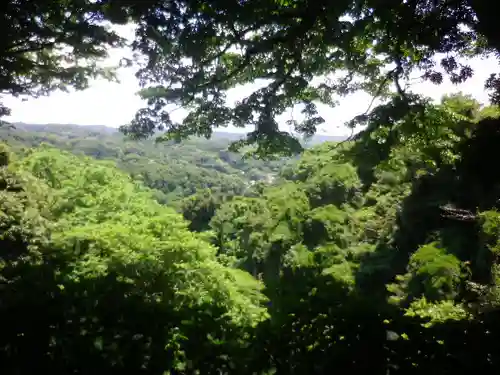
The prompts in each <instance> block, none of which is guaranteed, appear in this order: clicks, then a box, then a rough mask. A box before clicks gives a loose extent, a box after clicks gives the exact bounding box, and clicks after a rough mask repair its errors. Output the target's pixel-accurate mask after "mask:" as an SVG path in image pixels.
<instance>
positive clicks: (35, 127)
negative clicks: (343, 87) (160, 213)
mask: <svg viewBox="0 0 500 375" xmlns="http://www.w3.org/2000/svg"><path fill="white" fill-rule="evenodd" d="M12 125H14V126H15V127H16V128H17V129H18V130H22V131H45V132H49V133H52V132H54V131H56V132H58V133H61V132H62V133H64V132H68V131H74V129H75V128H84V129H87V130H90V131H93V132H99V133H105V134H119V131H118V129H117V128H112V127H109V126H106V125H74V124H26V123H22V122H16V123H12ZM245 135H246V134H245V133H235V132H227V131H214V133H213V135H212V138H211V140H217V141H218V140H225V141H229V142H233V141H237V140H240V139H242V138H244V137H245ZM345 138H346V137H342V136H330V135H323V134H315V135H314V136H313V137H312V138H311V139H309V140H307V141H304V142H303V144H304V145H306V146H314V145H317V144H320V143H323V142H339V141H342V140H344V139H345ZM200 139H203V140H204V139H205V138H200Z"/></svg>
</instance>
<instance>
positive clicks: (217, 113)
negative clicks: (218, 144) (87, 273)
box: [122, 0, 500, 154]
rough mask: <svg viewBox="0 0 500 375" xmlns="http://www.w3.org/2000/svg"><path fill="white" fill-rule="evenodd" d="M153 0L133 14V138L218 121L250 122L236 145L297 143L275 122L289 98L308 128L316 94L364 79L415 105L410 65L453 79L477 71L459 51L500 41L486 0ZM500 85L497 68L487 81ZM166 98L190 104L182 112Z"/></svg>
mask: <svg viewBox="0 0 500 375" xmlns="http://www.w3.org/2000/svg"><path fill="white" fill-rule="evenodd" d="M153 3H154V2H152V3H150V7H149V8H147V7H146V6H145V7H141V8H140V9H138V10H136V11H135V13H134V12H132V13H131V14H132V17H135V19H136V20H138V29H137V32H138V35H139V38H138V39H137V40H136V41H135V43H134V47H135V49H136V50H139V51H141V52H143V53H144V54H145V55H146V56H147V57H148V61H147V64H145V65H144V66H143V67H142V69H141V70H140V71H139V72H138V78H139V80H140V82H141V84H142V85H143V86H144V87H145V88H144V90H143V91H142V96H143V97H144V98H146V99H147V100H148V107H147V108H144V109H142V110H140V111H139V112H138V113H137V115H136V117H135V119H134V120H133V121H132V123H131V124H130V125H129V126H126V127H123V129H122V130H123V131H124V132H125V133H126V134H129V135H133V136H135V137H143V136H150V135H153V134H154V133H155V131H157V130H165V129H166V130H167V132H166V134H164V135H163V136H162V137H163V138H164V139H182V138H185V137H188V136H189V135H192V134H197V135H203V136H207V137H208V136H210V134H211V133H212V131H213V129H214V128H217V127H223V126H227V125H229V124H233V125H236V126H240V127H243V126H247V125H253V126H255V131H254V132H251V133H249V135H248V139H247V140H246V142H245V141H243V142H238V143H236V144H235V145H234V147H235V148H238V147H241V146H243V145H244V144H246V143H254V142H256V143H257V144H258V146H259V148H258V150H257V152H258V153H261V154H262V153H264V154H265V153H269V152H276V151H288V152H290V151H292V152H293V151H297V150H300V149H301V147H300V144H299V142H298V140H297V139H296V138H295V137H293V136H292V137H291V136H290V134H288V133H286V132H281V131H279V129H278V125H277V122H276V117H277V116H278V115H280V114H282V113H284V112H285V110H286V109H287V108H289V107H293V106H297V105H300V106H301V108H302V114H303V115H304V120H303V121H294V120H292V121H291V122H290V125H292V126H293V127H294V131H295V132H297V133H299V134H303V135H306V136H307V135H311V134H313V133H314V132H315V131H316V128H317V126H318V125H319V124H321V123H322V122H324V119H323V118H321V116H320V115H319V114H318V110H317V103H324V104H327V105H334V104H335V100H336V98H337V97H338V96H342V95H345V94H347V93H351V92H354V91H357V90H365V91H367V92H369V93H371V94H372V95H374V96H382V97H386V98H387V97H394V96H396V97H397V100H398V101H399V102H398V105H399V107H402V108H403V109H405V108H406V110H408V105H409V104H411V103H412V102H413V101H414V100H416V99H417V97H416V96H414V95H411V92H409V91H408V90H406V89H405V87H404V86H403V81H404V80H405V79H408V78H409V76H410V74H411V73H414V72H416V71H421V73H422V77H423V78H424V79H428V80H431V81H432V82H435V83H440V82H442V81H443V79H444V74H443V72H440V71H439V65H440V66H441V68H442V69H443V70H444V73H445V74H447V75H448V76H449V78H450V79H451V81H452V82H455V83H458V82H462V81H464V80H466V79H467V78H469V77H471V76H472V74H473V72H472V69H471V68H470V67H469V66H468V65H466V64H463V63H461V62H460V61H459V58H460V57H470V56H477V55H481V54H485V53H487V52H489V51H497V52H498V51H500V43H499V40H498V39H499V38H498V37H497V33H496V31H495V30H496V29H495V27H493V28H492V26H493V25H494V23H495V21H493V19H492V18H491V16H490V14H491V13H494V12H491V9H490V8H489V6H488V5H487V4H486V2H485V1H481V0H459V1H446V0H443V1H438V2H428V1H425V0H411V1H405V2H401V1H399V0H389V1H387V0H384V1H381V0H350V1H347V0H346V1H341V2H338V1H335V2H333V1H328V0H320V1H314V2H311V1H307V0H288V1H277V0H263V1H252V2H239V1H238V2H236V1H234V2H227V1H211V2H210V4H209V3H208V2H204V1H197V2H191V1H175V2H163V1H158V2H156V3H154V4H153ZM436 57H438V58H439V59H440V63H438V61H436ZM315 77H323V79H322V80H319V81H318V80H315V79H314V78H315ZM256 81H259V82H260V81H262V83H263V87H262V88H260V89H257V90H255V91H254V92H252V93H251V94H249V95H247V96H246V97H245V98H244V99H242V100H241V101H239V102H238V103H236V105H235V106H234V107H229V106H227V105H226V97H227V92H228V90H229V89H231V88H233V87H236V86H238V85H244V84H247V83H251V82H256ZM496 85H497V83H496V80H495V77H492V78H491V79H490V80H489V81H488V86H489V87H490V88H493V89H494V88H495V87H496ZM391 87H392V88H393V90H392V91H391ZM391 92H394V94H393V95H389V94H390V93H391ZM493 97H494V95H493ZM169 104H175V105H177V106H182V107H184V108H186V109H188V111H189V114H188V116H187V117H186V118H185V119H184V120H183V121H182V123H176V122H174V121H173V120H172V118H171V117H170V113H169V107H168V105H169ZM351 125H353V126H354V125H355V122H353V123H352V124H351Z"/></svg>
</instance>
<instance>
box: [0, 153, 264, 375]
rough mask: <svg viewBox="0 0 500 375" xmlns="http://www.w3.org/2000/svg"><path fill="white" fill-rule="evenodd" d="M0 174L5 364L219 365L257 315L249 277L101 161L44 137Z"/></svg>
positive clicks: (77, 367) (77, 368)
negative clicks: (54, 144)
mask: <svg viewBox="0 0 500 375" xmlns="http://www.w3.org/2000/svg"><path fill="white" fill-rule="evenodd" d="M2 155H4V156H5V158H7V156H6V155H7V153H6V151H5V150H2ZM1 173H2V177H1V180H0V182H1V184H0V187H1V189H2V190H1V195H2V199H1V205H2V209H1V216H0V219H1V221H0V227H1V240H2V242H1V243H2V254H1V270H0V273H1V278H2V304H1V307H0V316H1V321H2V337H1V341H0V348H1V349H0V357H1V366H2V372H5V373H18V374H21V373H29V372H31V370H32V369H33V368H37V369H39V370H43V371H46V372H47V373H58V374H62V373H94V372H96V371H97V372H99V373H123V372H124V371H130V372H133V373H158V374H161V373H163V372H164V371H174V372H175V371H181V370H182V371H187V372H191V373H192V372H194V371H196V370H198V371H199V370H203V373H214V374H215V373H219V372H218V371H220V370H221V369H224V368H226V369H227V368H228V366H230V365H231V361H233V360H234V358H233V355H238V351H242V350H244V349H245V341H244V339H245V338H247V337H248V334H249V329H250V328H252V327H253V326H255V325H256V324H257V323H258V322H259V321H261V320H262V319H263V318H265V314H266V312H265V310H264V309H263V308H262V307H260V301H262V300H263V297H261V296H260V295H259V285H258V282H257V281H255V280H253V279H252V278H251V277H250V275H248V274H245V273H244V272H241V271H238V270H236V269H231V268H227V267H224V266H222V265H221V264H220V263H219V262H218V261H217V260H216V258H215V253H216V249H215V248H214V247H212V246H210V245H209V244H208V243H206V242H204V241H203V240H202V239H200V238H198V237H197V236H196V235H193V234H192V233H190V232H189V231H188V229H187V225H186V223H185V222H184V220H183V219H182V218H181V217H180V216H179V215H178V214H177V213H175V212H174V211H173V210H172V209H170V208H167V207H165V206H161V205H160V204H158V203H156V202H155V201H154V199H153V197H152V194H151V191H150V190H147V189H146V188H143V187H141V186H140V185H138V184H137V183H135V182H133V181H132V180H131V179H130V178H129V177H127V176H126V175H125V174H123V173H122V172H119V171H118V170H117V169H116V168H115V167H113V166H110V165H109V163H102V162H101V163H98V162H95V161H92V160H91V159H88V158H78V157H76V156H73V155H71V154H68V153H65V152H61V151H58V150H55V149H50V148H45V147H43V148H41V149H38V150H33V151H32V152H30V153H29V155H27V156H26V157H25V158H23V159H21V160H19V161H17V162H13V163H8V164H6V163H5V162H4V163H3V165H2V169H1ZM27 359H29V360H27Z"/></svg>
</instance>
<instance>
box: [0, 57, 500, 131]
mask: <svg viewBox="0 0 500 375" xmlns="http://www.w3.org/2000/svg"><path fill="white" fill-rule="evenodd" d="M124 53H126V52H124V51H113V52H112V53H111V56H110V58H109V59H108V61H107V63H109V64H111V65H113V64H116V63H117V61H118V60H119V59H120V57H121V56H123V54H124ZM469 63H470V65H471V66H472V68H473V69H474V72H475V74H474V77H473V78H472V79H470V80H469V81H467V82H466V83H465V84H462V85H459V86H456V85H452V84H451V83H449V82H444V83H443V84H441V85H439V86H436V85H433V84H430V83H423V84H422V83H420V84H416V85H414V86H413V87H414V89H415V91H417V92H420V93H423V94H425V95H427V96H430V97H432V98H434V99H436V100H438V99H439V98H440V97H441V96H442V95H443V94H445V93H451V92H457V91H463V92H466V93H469V94H472V95H473V96H474V97H475V98H477V99H478V100H479V101H481V102H482V103H487V100H488V98H487V95H486V93H485V92H484V82H485V79H486V78H487V77H488V76H489V74H490V73H491V72H494V71H500V69H498V63H497V61H495V60H493V59H486V60H481V59H474V60H472V61H471V62H469ZM119 79H120V81H121V83H110V82H107V81H103V80H97V81H93V82H92V84H91V87H90V88H89V89H87V90H85V91H82V92H73V93H69V94H67V93H61V92H56V93H53V94H52V95H51V96H49V97H43V98H39V99H29V100H28V101H24V102H23V101H21V100H19V99H15V98H9V97H4V98H3V102H4V104H5V105H7V106H8V107H10V108H11V109H12V116H10V117H9V118H6V120H7V121H14V122H16V121H20V122H27V123H35V124H38V123H39V124H45V123H64V124H80V125H107V126H112V127H117V126H120V125H123V124H126V123H127V122H129V121H130V120H131V119H132V118H133V116H134V114H135V112H136V110H137V109H139V108H141V107H142V105H143V102H142V101H141V99H140V98H139V97H138V96H137V95H136V92H137V91H138V85H137V82H136V78H135V77H134V74H133V71H132V70H130V69H121V70H120V72H119ZM232 91H233V92H232V93H231V95H229V100H231V101H233V100H235V99H236V98H237V97H238V98H239V97H242V96H243V95H245V94H248V92H249V90H248V87H246V88H237V89H233V90H232ZM369 102H370V97H369V96H367V95H366V94H361V93H359V94H355V95H352V96H350V97H347V98H344V99H342V100H341V102H340V105H338V106H337V107H335V108H327V107H321V108H320V109H321V111H320V113H321V115H322V116H323V117H324V118H325V120H326V123H325V124H324V125H322V126H321V127H320V130H319V133H323V134H330V135H344V134H348V133H349V131H348V130H347V129H345V128H344V127H343V124H344V122H345V121H348V120H349V119H350V118H352V117H353V116H355V115H357V114H360V113H363V112H365V110H366V109H367V107H368V105H369ZM184 115H185V112H184V113H183V111H182V110H179V111H176V113H175V118H177V119H179V118H182V117H183V116H184ZM282 128H283V130H285V129H287V128H286V125H283V126H282ZM231 130H232V129H231Z"/></svg>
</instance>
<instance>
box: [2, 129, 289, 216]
mask: <svg viewBox="0 0 500 375" xmlns="http://www.w3.org/2000/svg"><path fill="white" fill-rule="evenodd" d="M15 126H16V128H15V129H7V128H3V129H2V128H0V139H3V140H5V141H6V142H8V143H9V144H10V145H12V147H13V148H15V149H16V150H20V149H21V148H22V147H27V148H29V147H37V146H38V145H40V144H41V143H47V144H50V145H52V146H54V147H57V148H60V149H63V150H66V151H70V152H72V153H74V154H84V155H87V156H92V157H94V158H96V159H104V160H113V161H115V162H116V164H117V166H118V167H119V168H120V169H122V170H123V171H125V172H127V173H129V174H131V175H132V176H133V177H134V178H136V179H138V180H140V181H141V182H142V183H143V184H144V185H146V186H148V187H150V188H151V189H154V194H155V198H156V199H157V200H158V201H159V202H160V203H167V204H169V205H175V206H176V207H177V208H180V207H179V206H180V205H181V202H180V201H181V200H182V199H183V198H185V197H187V196H191V195H193V194H195V193H197V192H198V191H199V190H201V189H210V190H211V191H212V193H213V195H224V196H231V195H241V194H244V193H245V192H246V191H247V189H248V188H249V186H250V185H251V184H253V183H255V182H256V181H268V180H271V179H272V178H273V177H274V176H276V175H277V173H278V170H279V168H280V166H281V165H283V164H284V161H280V160H277V161H262V160H256V159H245V160H243V158H242V156H241V155H238V154H235V153H231V152H228V151H227V148H228V146H229V144H230V142H231V140H232V139H238V135H237V134H231V133H222V134H216V135H214V137H213V138H212V139H210V140H206V139H199V138H195V139H192V140H189V141H185V142H183V143H181V144H173V143H166V144H165V143H163V144H155V143H154V142H153V141H151V140H150V141H147V140H146V141H141V142H132V141H130V140H127V139H124V137H123V135H122V134H120V133H118V132H117V131H116V129H113V128H106V127H98V126H96V127H93V126H92V127H87V126H76V125H46V126H41V125H27V124H15Z"/></svg>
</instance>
